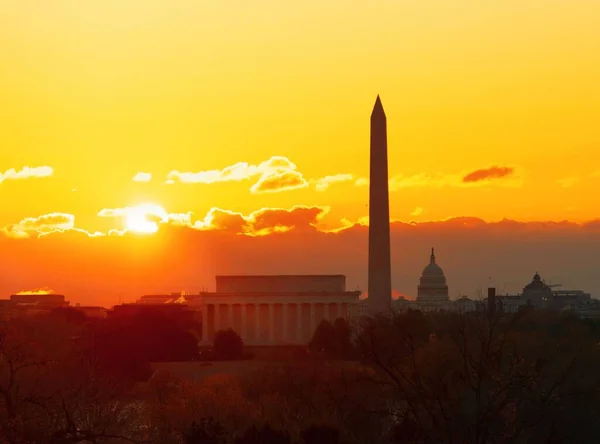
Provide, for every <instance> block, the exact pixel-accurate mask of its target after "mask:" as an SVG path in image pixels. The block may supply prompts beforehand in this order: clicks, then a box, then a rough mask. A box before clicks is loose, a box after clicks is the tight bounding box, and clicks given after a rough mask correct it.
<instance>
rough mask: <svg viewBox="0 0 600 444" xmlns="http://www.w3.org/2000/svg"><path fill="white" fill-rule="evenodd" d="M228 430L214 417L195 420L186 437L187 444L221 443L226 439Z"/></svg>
mask: <svg viewBox="0 0 600 444" xmlns="http://www.w3.org/2000/svg"><path fill="white" fill-rule="evenodd" d="M226 436H227V434H226V431H225V429H223V427H222V426H221V424H219V423H218V422H216V421H215V420H214V418H213V417H209V418H205V419H202V420H200V422H198V423H196V422H193V423H192V426H191V428H190V431H189V432H188V434H187V436H186V437H185V439H184V443H185V444H221V443H223V442H225V440H226Z"/></svg>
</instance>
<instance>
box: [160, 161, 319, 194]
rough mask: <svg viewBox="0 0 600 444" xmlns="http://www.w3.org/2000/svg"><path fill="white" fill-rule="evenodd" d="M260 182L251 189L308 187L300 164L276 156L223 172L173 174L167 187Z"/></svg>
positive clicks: (266, 189)
mask: <svg viewBox="0 0 600 444" xmlns="http://www.w3.org/2000/svg"><path fill="white" fill-rule="evenodd" d="M251 179H257V182H256V183H255V184H254V185H253V186H252V187H251V189H250V191H251V192H253V193H266V192H268V193H273V192H278V191H286V190H291V189H295V188H303V187H306V186H308V182H307V181H306V179H304V177H303V175H302V173H300V172H299V171H298V170H297V167H296V164H294V163H293V162H292V161H290V160H289V159H288V158H287V157H283V156H273V157H271V158H270V159H268V160H266V161H264V162H261V163H260V164H258V165H251V164H249V163H248V162H238V163H236V164H234V165H230V166H228V167H225V168H223V169H221V170H206V171H199V172H197V173H192V172H181V171H171V172H170V173H169V174H168V175H167V183H169V184H172V183H175V182H182V183H202V184H212V183H218V182H240V181H243V180H251Z"/></svg>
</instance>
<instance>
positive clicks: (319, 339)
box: [308, 318, 356, 359]
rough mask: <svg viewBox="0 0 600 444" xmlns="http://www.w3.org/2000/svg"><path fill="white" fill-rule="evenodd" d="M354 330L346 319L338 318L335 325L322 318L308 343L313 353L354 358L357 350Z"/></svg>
mask: <svg viewBox="0 0 600 444" xmlns="http://www.w3.org/2000/svg"><path fill="white" fill-rule="evenodd" d="M351 335H352V332H351V330H350V326H349V325H348V322H347V321H346V320H345V319H342V318H338V319H336V320H335V321H334V323H333V325H332V324H331V323H330V322H329V321H327V320H322V321H321V322H320V323H319V325H317V328H316V329H315V331H314V333H313V336H312V338H311V340H310V342H309V344H308V348H309V350H310V351H311V352H313V353H320V354H323V355H325V356H327V357H329V358H334V359H354V358H355V357H356V351H355V349H354V346H353V345H352V341H351Z"/></svg>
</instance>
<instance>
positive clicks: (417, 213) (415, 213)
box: [410, 207, 423, 217]
mask: <svg viewBox="0 0 600 444" xmlns="http://www.w3.org/2000/svg"><path fill="white" fill-rule="evenodd" d="M422 214H423V208H421V207H417V208H415V209H414V210H412V212H411V213H410V215H411V216H415V217H416V216H420V215H422Z"/></svg>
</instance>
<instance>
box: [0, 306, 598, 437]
mask: <svg viewBox="0 0 600 444" xmlns="http://www.w3.org/2000/svg"><path fill="white" fill-rule="evenodd" d="M153 327H155V328H156V329H157V331H158V332H159V333H160V335H162V336H161V337H162V338H163V339H164V342H161V340H158V339H157V350H158V351H152V350H151V344H152V341H153V340H155V339H156V337H155V335H154V334H153V333H151V331H150V330H152V328H153ZM318 330H319V331H320V332H321V333H318V332H315V336H314V338H313V341H312V344H311V347H312V348H313V350H319V352H318V353H316V352H313V357H312V359H289V360H288V361H287V362H284V363H282V362H276V361H272V362H268V363H267V362H265V363H264V366H262V367H260V368H258V367H257V370H255V371H250V370H248V371H246V372H245V373H235V374H234V372H238V371H239V369H244V368H245V367H244V365H243V364H240V365H239V366H238V364H237V363H225V362H224V363H221V364H222V365H223V366H224V369H225V370H224V371H222V372H219V373H215V374H213V376H208V377H204V378H203V379H201V380H194V379H193V371H191V372H190V373H189V375H190V376H188V377H187V379H181V378H178V377H176V376H174V375H173V374H170V373H168V372H166V371H159V372H157V373H155V374H154V375H152V377H150V378H149V379H148V382H147V383H146V384H133V383H132V376H133V375H134V374H135V373H134V370H135V369H136V368H138V369H143V368H144V366H145V365H146V364H147V363H148V361H149V360H150V358H155V357H157V356H163V357H168V358H170V359H174V358H178V359H179V358H184V359H185V358H186V356H187V359H195V354H194V353H195V343H194V344H192V343H191V341H190V342H189V343H186V339H185V337H186V336H185V332H186V331H185V329H183V328H182V326H181V325H179V324H177V323H176V322H174V321H173V320H171V319H168V318H164V317H160V316H158V315H155V314H146V315H143V316H140V317H129V318H115V319H106V320H93V319H86V318H81V317H80V316H79V315H76V314H75V313H74V312H71V311H65V310H59V311H56V312H53V313H51V314H49V315H45V316H38V317H33V318H27V319H25V318H23V319H14V320H10V321H7V322H4V323H2V324H0V442H3V443H4V442H6V443H8V444H13V443H41V444H45V443H48V444H50V443H53V444H67V443H69V444H71V443H82V444H83V443H92V442H93V443H107V444H108V443H110V444H112V443H124V442H136V443H137V442H139V443H142V442H143V443H147V444H187V443H190V444H191V443H196V442H197V443H218V444H221V443H223V444H248V443H255V442H257V443H258V442H259V443H269V442H273V443H282V444H283V443H285V444H287V443H292V442H293V443H298V444H320V443H328V444H330V443H339V442H344V443H347V444H360V443H364V442H370V443H373V444H378V443H389V442H398V443H419V444H421V443H426V444H428V443H442V444H443V443H455V442H460V443H477V444H483V443H500V442H502V443H519V444H520V443H528V442H547V443H562V442H577V443H582V444H587V443H594V442H597V436H600V409H599V408H598V405H600V387H598V384H597V382H596V379H597V375H598V373H599V372H600V346H599V344H598V340H599V328H598V324H597V323H596V322H592V321H582V320H580V319H577V318H576V317H574V316H571V315H569V314H560V313H553V312H544V311H535V310H524V311H522V312H519V313H517V314H516V315H514V316H512V317H511V316H489V315H485V314H478V313H475V314H471V315H463V316H459V315H453V314H423V313H420V312H414V311H413V312H411V311H409V312H406V313H403V314H399V315H397V316H394V317H392V318H387V317H378V318H375V319H370V320H368V321H367V322H365V323H364V324H363V325H361V328H360V331H359V332H358V335H357V338H358V339H357V345H353V344H352V343H351V342H350V341H349V338H350V336H351V335H350V334H349V332H350V329H349V328H348V325H347V324H346V323H344V322H342V321H340V322H338V321H336V322H335V323H334V324H333V325H331V324H329V325H326V324H323V326H322V327H321V328H320V329H318ZM324 332H325V333H327V335H325V334H324ZM220 336H221V337H222V338H223V337H224V338H225V339H226V340H224V341H223V342H222V343H221V345H220V347H221V348H220V350H221V353H224V356H227V357H229V358H230V359H233V358H232V357H233V356H235V355H236V353H237V356H239V353H243V344H241V347H240V343H241V341H238V340H237V339H236V336H237V335H236V334H235V332H232V331H230V332H222V333H221V332H220ZM182 339H183V345H181V344H178V343H177V341H179V340H182ZM231 344H233V345H231ZM168 347H173V348H175V349H176V351H174V352H171V351H168V350H167V348H168ZM217 348H218V347H217V344H215V349H217ZM232 350H234V353H233V354H232ZM235 350H237V352H235ZM357 352H359V353H360V357H361V361H353V362H351V361H348V360H346V358H345V357H346V356H348V355H352V354H353V353H357ZM323 358H325V359H323ZM331 358H335V359H331ZM197 364H198V363H194V364H193V365H191V367H190V368H191V369H192V370H193V368H194V365H197ZM229 365H232V367H231V369H233V370H232V371H231V372H230V371H229V370H226V369H227V368H229V367H227V366H229ZM172 368H173V369H174V371H175V369H178V368H179V364H178V365H177V366H173V367H172ZM246 368H248V367H246Z"/></svg>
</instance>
